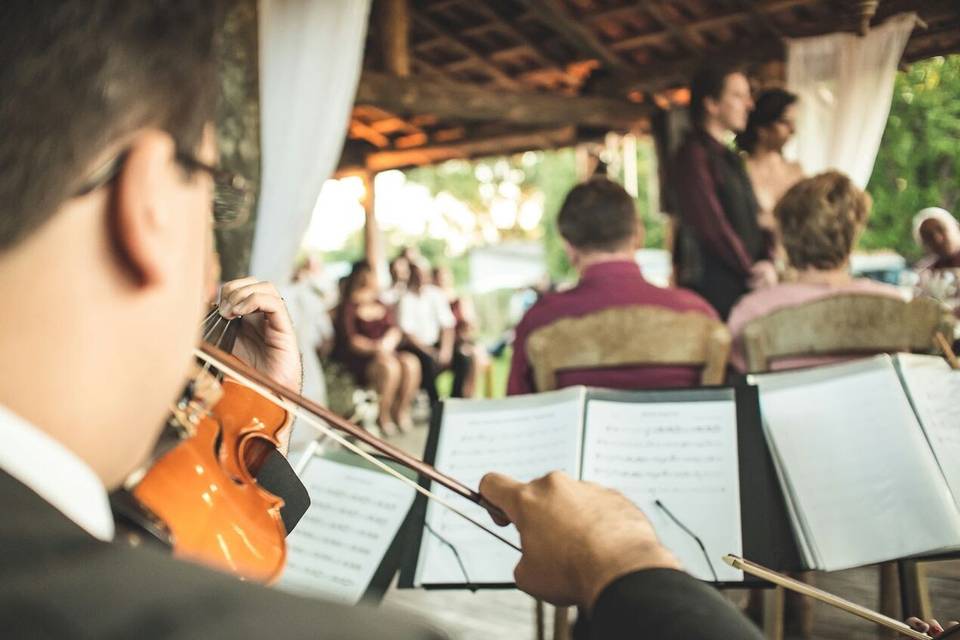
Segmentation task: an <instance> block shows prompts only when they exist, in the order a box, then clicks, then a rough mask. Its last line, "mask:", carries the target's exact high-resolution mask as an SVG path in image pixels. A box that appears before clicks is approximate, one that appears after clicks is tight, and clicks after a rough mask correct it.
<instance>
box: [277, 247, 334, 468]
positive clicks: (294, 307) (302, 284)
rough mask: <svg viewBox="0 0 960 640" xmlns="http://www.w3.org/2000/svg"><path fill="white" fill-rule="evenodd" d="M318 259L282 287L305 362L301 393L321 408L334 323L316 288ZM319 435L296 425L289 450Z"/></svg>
mask: <svg viewBox="0 0 960 640" xmlns="http://www.w3.org/2000/svg"><path fill="white" fill-rule="evenodd" d="M317 262H318V261H317V259H316V258H315V257H313V256H309V257H307V258H305V259H303V260H301V261H300V263H299V264H298V265H297V268H296V270H295V271H294V274H293V280H292V281H291V282H290V283H289V284H287V285H284V286H282V287H279V291H280V295H281V296H282V297H283V300H284V302H285V303H286V306H287V312H288V313H289V314H290V320H291V321H292V322H293V330H294V332H295V333H296V335H297V346H298V347H299V348H300V354H301V360H302V362H303V385H302V390H301V393H302V394H303V396H304V397H305V398H310V399H311V400H314V401H315V402H319V403H320V404H322V405H326V404H327V385H326V380H325V379H324V377H323V365H322V364H321V358H322V357H324V356H326V355H328V354H329V352H330V350H331V349H332V348H333V322H332V321H331V319H330V315H329V310H328V308H327V300H326V299H325V298H324V296H323V294H322V293H321V290H320V289H319V288H318V287H317V286H316V285H317V282H316V281H315V277H314V276H315V275H316V274H317V273H318V271H319V269H318V267H317ZM316 435H317V432H316V430H315V429H313V428H312V427H309V426H304V427H302V428H301V427H300V425H298V424H294V428H293V433H292V435H291V437H290V450H291V451H292V452H296V451H299V450H301V449H302V448H303V447H304V446H306V445H307V444H309V443H310V441H312V440H313V439H315V438H316Z"/></svg>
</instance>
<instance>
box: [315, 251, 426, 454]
mask: <svg viewBox="0 0 960 640" xmlns="http://www.w3.org/2000/svg"><path fill="white" fill-rule="evenodd" d="M378 293H379V292H378V288H377V280H376V275H375V274H374V273H373V270H372V269H371V268H370V264H369V263H368V262H366V261H359V262H355V263H354V265H353V270H352V271H351V272H350V275H349V276H348V279H347V283H346V286H345V287H344V291H343V298H342V299H341V302H340V306H339V307H338V308H337V314H336V326H335V328H336V337H335V341H334V347H333V354H332V355H333V358H334V359H335V360H337V361H339V362H341V363H342V364H343V365H344V366H345V367H346V368H347V369H348V370H349V371H350V373H351V374H353V376H354V379H355V380H356V381H357V384H359V385H361V386H371V387H373V388H374V389H375V390H376V392H377V394H378V395H379V398H380V417H379V418H378V420H377V423H378V425H379V426H380V429H381V430H382V431H383V433H384V435H388V436H389V435H393V434H395V433H396V432H397V428H398V426H399V428H400V429H402V430H409V429H410V428H412V427H413V421H412V419H411V417H410V408H411V405H412V403H413V397H414V394H416V391H417V389H418V388H419V387H420V364H419V363H418V362H417V359H416V357H414V356H413V355H411V354H409V353H405V352H402V351H398V350H397V347H398V346H399V345H400V341H401V340H402V339H403V333H402V332H401V331H400V328H399V327H397V324H396V320H395V319H394V314H393V311H392V309H391V308H390V307H388V306H387V305H385V304H384V303H383V302H381V301H380V300H379V298H378Z"/></svg>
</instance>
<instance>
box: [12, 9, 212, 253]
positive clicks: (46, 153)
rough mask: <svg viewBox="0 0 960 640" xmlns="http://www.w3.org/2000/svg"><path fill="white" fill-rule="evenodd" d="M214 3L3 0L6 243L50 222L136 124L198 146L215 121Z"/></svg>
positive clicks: (189, 146) (190, 147) (185, 146)
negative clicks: (206, 127) (95, 164)
mask: <svg viewBox="0 0 960 640" xmlns="http://www.w3.org/2000/svg"><path fill="white" fill-rule="evenodd" d="M216 4H218V3H214V2H207V1H206V0H204V1H200V2H198V1H197V0H136V1H135V2H130V1H129V0H62V1H58V2H38V1H37V0H4V1H3V2H2V3H0V60H2V61H3V63H2V65H0V95H2V96H3V100H2V102H0V131H2V132H3V133H2V135H0V202H2V203H3V204H2V207H3V208H2V210H0V250H4V249H7V248H9V247H11V246H13V245H15V244H17V243H18V242H20V241H21V240H22V239H23V238H25V237H26V236H27V235H29V234H30V233H31V232H33V231H34V230H36V229H37V228H39V227H40V226H41V225H43V224H44V223H45V222H46V221H47V220H48V219H49V218H50V217H51V216H52V215H53V213H54V212H55V211H56V210H57V208H58V207H59V206H60V204H61V203H62V202H63V201H64V200H66V199H68V198H70V197H71V196H72V194H73V193H74V192H75V191H76V190H77V189H78V188H80V186H81V185H82V183H83V182H84V180H85V179H86V176H87V174H88V173H89V172H90V171H92V170H93V169H95V168H96V167H92V166H91V163H93V162H94V160H95V159H96V158H97V157H98V156H99V155H101V154H102V153H103V152H104V151H105V150H106V149H107V148H108V147H109V146H110V145H111V144H115V142H116V141H117V140H118V139H119V138H122V137H123V136H124V135H127V134H129V133H131V132H133V131H135V130H136V129H138V128H141V127H146V126H150V127H157V128H160V129H163V130H165V131H167V132H168V133H169V134H170V135H171V136H172V137H173V138H174V140H175V141H176V143H177V144H178V145H179V146H180V147H181V148H183V149H186V150H193V149H195V148H196V147H197V146H198V145H199V143H200V140H201V137H202V134H203V127H204V125H205V124H206V123H207V122H209V121H210V120H212V119H213V115H214V109H215V103H216V97H217V93H218V83H217V81H216V64H215V54H214V35H215V32H216V30H217V27H218V26H219V19H220V11H219V7H217V6H216Z"/></svg>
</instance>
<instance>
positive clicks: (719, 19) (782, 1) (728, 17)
mask: <svg viewBox="0 0 960 640" xmlns="http://www.w3.org/2000/svg"><path fill="white" fill-rule="evenodd" d="M817 1H819V0H776V1H775V2H770V3H768V4H763V5H760V6H757V7H755V8H756V11H757V12H759V13H760V15H769V14H771V13H778V12H780V11H785V10H787V9H792V8H793V7H797V6H800V5H805V4H813V3H814V2H817ZM751 18H752V16H751V12H750V11H737V12H734V13H728V14H724V15H722V16H716V17H714V18H707V19H706V20H698V21H696V22H691V23H690V24H689V25H687V28H688V29H690V30H692V31H694V32H697V33H699V32H701V31H706V30H710V29H717V28H721V27H726V26H730V25H731V24H734V23H737V22H745V21H747V20H749V19H751ZM670 35H671V34H670V32H669V31H655V32H651V33H642V34H640V35H637V36H631V37H629V38H624V39H623V40H618V41H616V42H613V43H611V44H610V48H611V49H613V50H614V51H629V50H631V49H638V48H640V47H642V46H644V45H649V44H656V43H659V42H662V41H663V40H665V39H667V38H669V37H670Z"/></svg>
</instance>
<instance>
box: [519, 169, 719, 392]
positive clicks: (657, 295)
mask: <svg viewBox="0 0 960 640" xmlns="http://www.w3.org/2000/svg"><path fill="white" fill-rule="evenodd" d="M557 226H558V227H559V230H560V235H561V236H562V237H563V239H564V246H565V248H566V251H567V256H568V257H569V258H570V262H571V263H572V264H573V266H574V267H576V269H577V270H578V271H579V272H580V282H579V284H577V286H576V287H574V288H573V289H570V290H568V291H563V292H559V293H550V294H547V295H545V296H544V297H543V298H541V299H540V300H539V301H538V302H537V303H536V304H535V305H534V306H533V307H531V308H530V310H529V311H528V312H527V313H526V315H525V316H524V317H523V319H522V320H521V321H520V324H518V325H517V329H516V340H515V341H514V344H513V361H512V363H511V365H510V378H509V379H508V381H507V393H508V394H509V395H518V394H521V393H533V392H535V391H537V389H535V388H534V385H533V372H532V368H531V365H530V362H529V360H528V359H527V351H526V342H527V337H528V336H529V335H530V333H531V332H533V331H535V330H536V329H538V328H540V327H543V326H545V325H548V324H551V323H553V322H555V321H556V320H559V319H560V318H564V317H570V316H583V315H586V314H589V313H593V312H596V311H602V310H604V309H609V308H610V307H623V306H632V305H652V306H658V307H664V308H666V309H671V310H674V311H698V312H700V313H703V314H704V315H706V316H709V317H711V318H717V313H716V311H714V310H713V308H712V307H711V306H710V305H709V304H708V303H707V302H706V301H705V300H704V299H703V298H701V297H700V296H698V295H697V294H695V293H693V292H691V291H687V290H684V289H663V288H661V287H657V286H655V285H652V284H650V283H649V282H647V281H646V280H644V278H643V275H641V273H640V267H639V266H638V265H637V263H636V260H635V259H634V251H636V249H637V248H639V247H641V246H642V245H643V229H642V227H641V225H640V221H639V219H638V218H637V210H636V206H635V205H634V202H633V199H632V198H631V197H630V195H629V194H627V192H626V191H624V190H623V188H622V187H621V186H620V185H618V184H616V183H613V182H610V181H609V180H606V179H603V178H594V179H592V180H590V181H588V182H585V183H583V184H581V185H578V186H576V187H574V188H573V190H571V191H570V193H569V194H567V198H566V200H565V201H564V203H563V207H561V209H560V213H559V214H558V216H557ZM699 380H700V373H699V371H698V370H697V369H696V368H693V367H664V366H659V367H616V368H613V367H611V368H605V369H604V368H598V369H589V370H582V371H579V370H567V371H560V372H558V374H557V386H558V387H568V386H573V385H578V384H583V385H589V386H594V387H606V388H612V389H650V388H664V387H693V386H697V385H698V384H699Z"/></svg>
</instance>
